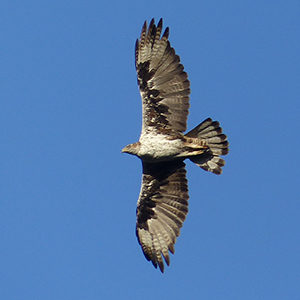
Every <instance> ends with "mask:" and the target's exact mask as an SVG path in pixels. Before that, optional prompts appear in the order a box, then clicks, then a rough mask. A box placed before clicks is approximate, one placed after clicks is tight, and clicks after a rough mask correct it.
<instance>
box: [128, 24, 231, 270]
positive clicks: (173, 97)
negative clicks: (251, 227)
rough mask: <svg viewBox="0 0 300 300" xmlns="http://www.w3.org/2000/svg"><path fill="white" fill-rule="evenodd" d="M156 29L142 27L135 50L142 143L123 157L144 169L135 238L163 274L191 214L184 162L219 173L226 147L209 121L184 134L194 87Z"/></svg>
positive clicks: (165, 35)
mask: <svg viewBox="0 0 300 300" xmlns="http://www.w3.org/2000/svg"><path fill="white" fill-rule="evenodd" d="M168 36H169V28H166V30H165V31H164V33H163V34H162V19H160V21H159V23H158V25H157V26H156V25H155V23H154V19H152V20H151V22H150V25H149V27H147V22H145V23H144V25H143V28H142V32H141V36H140V39H139V40H137V41H136V45H135V66H136V70H137V78H138V85H139V89H140V93H141V97H142V103H143V104H142V106H143V125H142V132H141V135H140V139H139V141H138V142H137V143H134V144H129V145H128V146H126V147H125V148H123V150H122V152H125V153H129V154H132V155H136V156H138V157H139V158H140V159H141V160H142V164H143V176H142V186H141V191H140V195H139V199H138V203H137V211H136V214H137V222H136V235H137V238H138V241H139V243H140V245H141V247H142V250H143V252H144V255H145V257H146V259H147V260H150V261H151V262H152V263H153V265H154V266H155V267H157V266H159V268H160V270H161V271H162V272H163V271H164V263H163V258H164V260H165V262H166V263H167V265H169V263H170V258H169V251H170V252H171V253H174V244H175V241H176V237H178V236H179V233H180V228H181V227H182V224H183V222H184V220H185V218H186V215H187V212H188V198H189V195H188V185H187V179H186V170H185V164H184V162H183V161H184V160H185V159H187V158H188V159H190V160H191V161H192V162H194V163H195V164H196V165H198V166H199V167H201V168H202V169H204V170H206V171H210V172H212V173H215V174H221V172H222V169H221V168H222V167H223V166H224V160H223V159H222V158H220V155H225V154H227V153H228V142H227V138H226V136H225V135H224V134H222V129H221V127H220V125H219V122H216V121H213V120H212V119H210V118H208V119H206V120H205V121H203V122H202V123H201V124H199V125H198V126H197V127H195V128H194V129H193V130H191V131H189V132H188V133H186V134H184V133H183V132H184V131H185V130H186V121H187V115H188V109H189V95H190V82H189V80H188V76H187V74H186V73H185V72H184V70H183V65H182V64H181V63H180V59H179V56H178V55H176V54H175V51H174V49H173V48H172V47H171V46H170V42H169V41H168Z"/></svg>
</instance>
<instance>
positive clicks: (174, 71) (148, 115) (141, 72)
mask: <svg viewBox="0 0 300 300" xmlns="http://www.w3.org/2000/svg"><path fill="white" fill-rule="evenodd" d="M161 33H162V19H160V21H159V23H158V25H157V26H156V25H155V23H154V19H152V20H151V22H150V24H149V27H148V28H147V23H146V22H145V23H144V26H143V28H142V32H141V36H140V39H139V40H137V41H136V46H135V65H136V70H137V77H138V84H139V88H140V92H141V96H142V102H143V129H142V132H145V131H148V130H154V131H155V130H159V131H160V132H166V133H170V132H171V133H172V132H173V133H175V132H178V131H179V132H184V131H185V130H186V121H187V115H188V109H189V94H190V82H189V80H188V79H187V74H186V73H185V72H184V70H183V69H184V68H183V65H182V64H180V58H179V56H178V55H176V54H175V51H174V49H173V48H172V47H171V46H170V42H169V41H168V36H169V28H168V27H167V28H166V30H165V31H164V33H163V34H162V35H161Z"/></svg>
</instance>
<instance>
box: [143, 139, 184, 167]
mask: <svg viewBox="0 0 300 300" xmlns="http://www.w3.org/2000/svg"><path fill="white" fill-rule="evenodd" d="M140 142H141V148H140V150H139V153H138V156H139V157H140V158H141V159H143V160H144V161H149V162H152V161H155V162H157V161H168V160H173V159H176V158H179V157H180V154H181V153H182V149H183V147H184V142H183V140H181V139H174V140H170V139H167V138H166V136H164V135H145V136H141V137H140Z"/></svg>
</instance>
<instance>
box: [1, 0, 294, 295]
mask: <svg viewBox="0 0 300 300" xmlns="http://www.w3.org/2000/svg"><path fill="white" fill-rule="evenodd" d="M152 17H155V18H156V21H158V19H159V18H160V17H163V18H164V25H165V26H169V27H170V41H171V44H172V46H173V47H174V48H175V49H176V52H177V53H178V54H179V55H180V57H181V61H182V63H183V64H184V66H185V70H186V71H187V72H188V74H189V79H190V81H191V90H192V93H191V110H190V115H189V120H188V128H189V129H191V128H193V127H194V126H196V125H197V124H198V123H200V122H201V121H202V120H204V119H205V118H207V117H212V118H214V119H216V120H219V121H220V122H221V124H222V127H223V129H224V132H225V133H226V134H227V135H228V138H229V141H230V153H229V155H228V156H227V157H226V166H225V168H224V172H223V174H222V175H221V176H216V175H214V174H209V173H207V172H204V171H203V170H202V169H200V168H198V167H197V166H195V165H193V164H192V163H190V162H187V172H188V175H187V176H188V179H189V190H190V212H189V214H188V217H187V219H186V222H185V224H184V226H183V228H182V230H181V236H180V237H179V238H178V240H177V243H176V246H175V249H176V253H175V255H174V256H173V255H172V256H171V266H170V267H168V268H166V270H165V273H164V274H161V273H160V272H159V270H156V269H154V268H153V266H152V264H150V263H149V262H147V261H146V259H145V258H144V256H143V254H142V251H141V249H140V247H139V245H138V243H137V240H136V237H135V209H136V201H137V198H138V194H139V189H140V180H141V163H140V161H139V160H138V159H137V158H136V157H133V156H132V157H131V156H129V155H126V154H121V148H122V147H124V146H125V145H126V144H128V143H132V142H135V141H137V139H138V137H139V134H140V129H141V102H140V95H139V92H138V87H137V83H136V74H135V67H134V44H135V40H136V38H137V37H138V36H139V34H140V30H141V27H142V25H143V22H144V21H145V20H148V22H149V21H150V19H151V18H152ZM0 31H1V41H0V45H1V46H0V76H1V80H0V82H1V88H0V101H1V106H0V142H1V144H0V157H1V160H0V298H1V299H5V300H24V299H30V300H33V299H37V300H39V299H41V300H50V299H51V300H69V299H70V300H77V299H78V300H79V299H84V300H94V299H153V298H155V299H209V300H214V299H221V300H227V299H230V300H231V299H243V300H248V299H249V300H250V299H251V300H253V299H255V300H256V299H264V300H265V299H271V300H276V299H278V300H282V299H289V300H299V299H300V234H299V229H300V192H299V185H300V179H299V178H300V172H299V164H300V161H299V154H300V150H299V148H300V142H299V129H300V126H299V118H300V108H299V107H300V105H299V101H300V63H299V62H300V61H299V53H300V1H296V0H294V1H292V0H291V1H289V0H288V1H283V0H282V1H280V0H274V1H266V0H260V1H253V0H251V1H250V0H249V1H248V0H245V1H239V0H232V1H217V0H210V1H178V0H172V1H156V0H153V1H144V0H139V1H98V0H97V1H96V0H94V1H77V0H73V1H66V0H60V1H57V0H52V1H33V0H29V1H14V0H12V1H2V2H1V4H0Z"/></svg>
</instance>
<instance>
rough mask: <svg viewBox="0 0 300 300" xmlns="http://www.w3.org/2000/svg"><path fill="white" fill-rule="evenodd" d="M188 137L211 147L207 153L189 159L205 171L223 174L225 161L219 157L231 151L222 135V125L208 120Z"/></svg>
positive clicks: (224, 136)
mask: <svg viewBox="0 0 300 300" xmlns="http://www.w3.org/2000/svg"><path fill="white" fill-rule="evenodd" d="M186 136H187V137H191V138H198V139H200V140H204V141H205V144H206V145H207V146H208V147H209V149H208V151H207V152H205V153H203V154H200V155H197V156H191V157H189V159H190V160H191V161H192V162H194V163H195V164H196V165H198V166H199V167H201V168H202V169H204V170H205V171H210V172H212V173H215V174H221V173H222V167H223V166H224V165H225V161H224V159H222V158H220V157H219V155H226V154H227V153H228V151H229V149H228V141H227V137H226V135H225V134H223V133H222V128H221V127H220V123H219V122H217V121H213V120H212V119H211V118H208V119H206V120H204V121H203V122H202V123H201V124H199V125H198V126H196V127H195V128H194V129H192V130H191V131H189V132H188V133H187V134H186Z"/></svg>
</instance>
